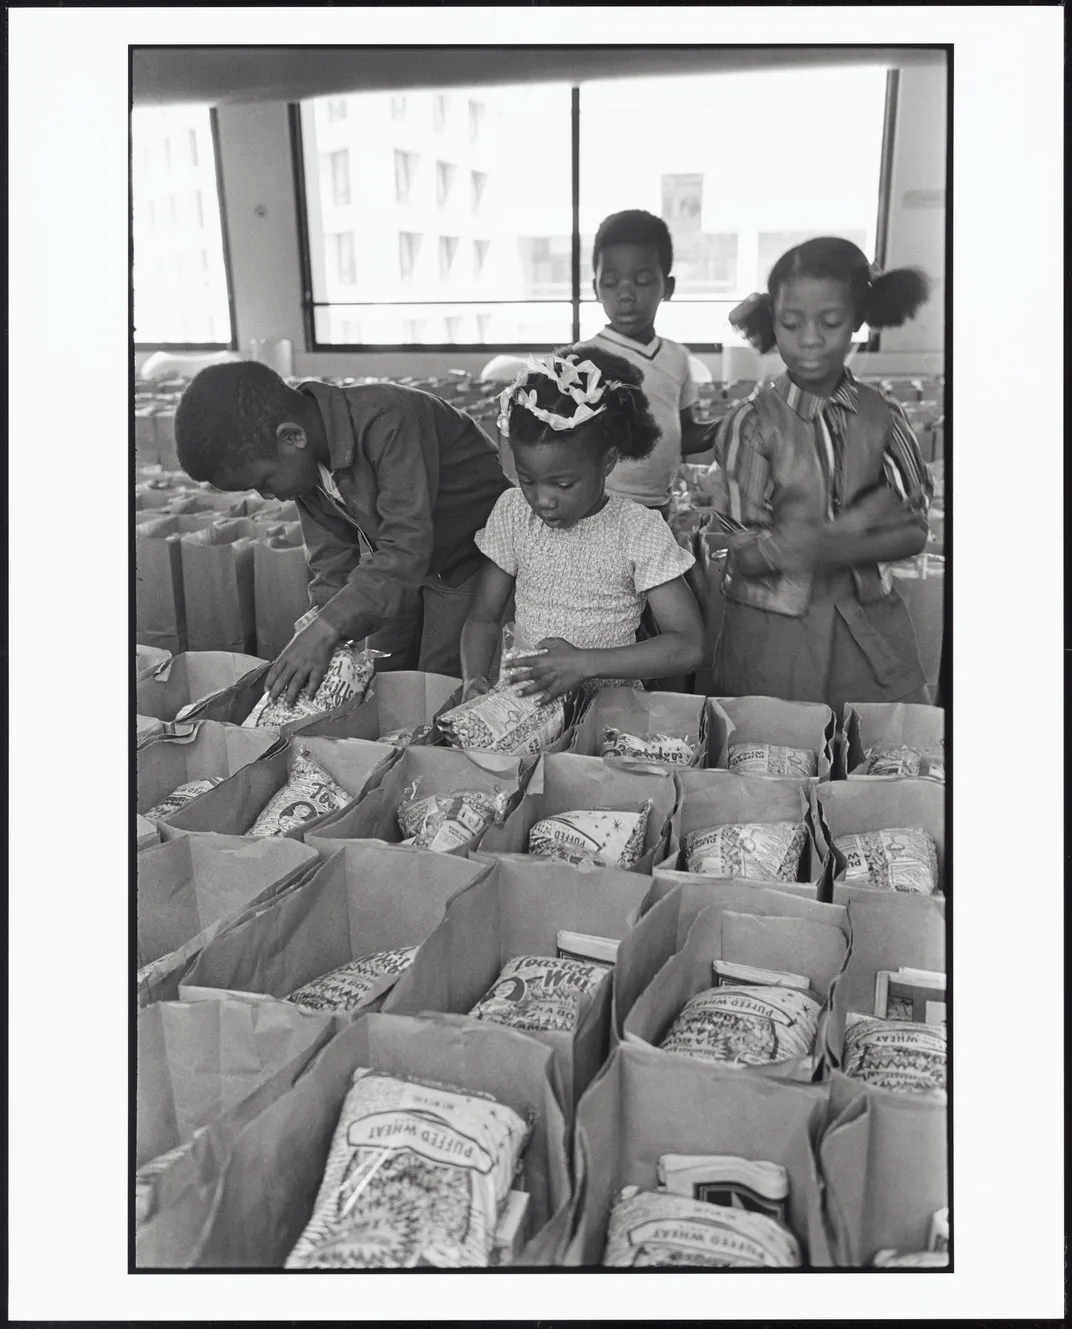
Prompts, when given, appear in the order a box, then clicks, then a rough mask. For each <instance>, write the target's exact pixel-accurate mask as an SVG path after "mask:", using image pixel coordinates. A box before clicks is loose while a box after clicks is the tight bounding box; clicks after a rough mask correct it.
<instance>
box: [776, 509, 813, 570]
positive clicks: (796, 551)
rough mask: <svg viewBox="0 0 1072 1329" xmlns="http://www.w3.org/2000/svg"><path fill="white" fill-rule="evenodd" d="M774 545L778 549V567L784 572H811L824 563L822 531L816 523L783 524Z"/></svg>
mask: <svg viewBox="0 0 1072 1329" xmlns="http://www.w3.org/2000/svg"><path fill="white" fill-rule="evenodd" d="M772 544H773V545H774V546H775V547H776V548H777V551H778V566H779V567H780V568H781V570H782V571H783V572H789V573H802V572H811V571H812V570H813V569H814V568H815V567H817V566H818V564H819V563H820V562H821V561H822V560H821V554H822V549H823V537H822V530H821V528H820V527H819V526H818V525H816V524H815V523H814V522H807V521H787V522H783V523H781V524H780V525H779V527H778V533H777V535H776V536H775V537H774V538H773V540H772Z"/></svg>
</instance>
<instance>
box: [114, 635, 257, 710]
mask: <svg viewBox="0 0 1072 1329" xmlns="http://www.w3.org/2000/svg"><path fill="white" fill-rule="evenodd" d="M268 668H269V666H268V663H267V661H265V660H258V659H257V657H256V656H254V655H235V654H232V653H230V652H227V651H188V652H183V653H182V654H179V655H176V656H174V657H173V658H172V659H170V660H165V661H164V663H163V664H162V665H160V666H159V667H158V668H157V669H155V670H154V671H153V673H152V674H150V675H148V676H147V677H145V678H142V679H139V680H138V685H137V707H138V714H139V715H145V716H152V717H154V718H156V719H158V720H168V721H170V720H176V719H182V720H194V719H202V720H219V721H222V722H224V723H227V724H239V723H241V720H243V719H245V716H246V715H248V714H249V712H250V711H251V710H252V709H253V707H254V705H255V704H256V702H257V701H258V699H259V698H260V696H261V694H262V693H263V692H264V677H265V675H266V674H267V672H268ZM247 700H248V702H249V705H248V707H246V710H245V713H244V714H241V715H240V716H239V719H235V718H234V717H235V716H236V715H239V713H240V712H241V710H242V707H243V706H244V705H245V703H246V701H247Z"/></svg>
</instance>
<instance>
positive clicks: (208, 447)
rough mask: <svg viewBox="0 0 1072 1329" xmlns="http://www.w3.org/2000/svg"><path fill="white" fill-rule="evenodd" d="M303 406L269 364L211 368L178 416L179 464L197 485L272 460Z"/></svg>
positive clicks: (249, 362)
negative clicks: (281, 430) (284, 427)
mask: <svg viewBox="0 0 1072 1329" xmlns="http://www.w3.org/2000/svg"><path fill="white" fill-rule="evenodd" d="M296 399H297V400H296ZM300 406H301V401H300V398H299V394H298V393H297V392H296V391H295V390H294V389H293V388H289V387H288V386H287V385H286V383H284V382H283V380H282V379H281V378H280V377H279V375H278V374H277V373H276V372H275V370H274V369H269V368H268V366H267V365H262V364H258V363H257V362H256V361H255V360H243V361H241V362H239V363H232V364H225V365H209V366H208V368H206V369H202V370H201V372H200V373H199V374H198V375H197V376H196V377H195V378H194V379H193V381H192V382H191V383H190V386H189V387H188V388H187V389H186V391H185V392H184V393H183V394H182V398H181V400H180V401H179V405H178V409H177V410H176V412H175V446H176V450H177V451H178V455H179V465H180V466H181V467H182V469H183V470H184V471H185V472H186V473H187V475H189V476H191V477H192V478H193V479H194V480H208V481H209V482H211V481H213V480H214V479H216V478H221V477H224V476H226V475H227V474H229V473H233V472H234V471H235V470H236V469H240V468H241V467H242V466H243V465H245V464H247V463H249V462H251V461H256V460H258V459H259V458H261V457H266V456H270V455H272V449H273V448H274V446H275V431H276V427H277V426H278V425H280V424H282V423H283V422H284V421H285V420H288V419H294V418H295V414H296V409H295V408H296V407H297V408H299V409H300Z"/></svg>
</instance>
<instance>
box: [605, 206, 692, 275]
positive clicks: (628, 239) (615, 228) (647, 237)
mask: <svg viewBox="0 0 1072 1329" xmlns="http://www.w3.org/2000/svg"><path fill="white" fill-rule="evenodd" d="M607 245H651V247H652V248H653V249H654V250H655V252H656V253H657V254H658V255H659V266H660V268H662V272H663V276H664V277H669V276H670V269H671V268H672V267H673V266H674V244H673V241H672V240H671V239H670V227H669V226H667V224H666V222H664V221H663V219H662V218H661V217H656V216H654V215H653V214H652V213H650V212H644V211H643V209H641V208H630V209H629V210H628V211H626V212H612V213H611V215H610V216H609V217H604V219H603V220H602V221H601V222H600V223H599V230H598V231H596V238H595V243H594V244H593V245H592V271H593V272H595V271H596V269H597V268H598V267H599V255H600V254H601V253H602V251H603V250H604V249H605V248H606V247H607Z"/></svg>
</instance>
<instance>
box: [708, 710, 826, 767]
mask: <svg viewBox="0 0 1072 1329" xmlns="http://www.w3.org/2000/svg"><path fill="white" fill-rule="evenodd" d="M836 728H837V721H836V720H835V717H834V712H833V711H832V710H831V709H830V707H829V706H826V705H824V704H823V703H821V702H813V701H781V700H780V699H778V698H776V697H711V698H709V699H708V702H707V733H708V765H709V766H713V767H717V768H718V769H719V770H726V769H727V765H726V763H727V757H728V754H729V749H730V747H731V746H732V745H733V744H735V743H769V744H775V745H777V746H778V747H787V748H803V749H804V750H805V751H808V752H814V753H815V756H816V760H817V763H818V775H816V776H813V777H811V778H812V779H815V780H829V779H830V769H831V763H832V761H833V742H834V733H835V730H836ZM749 775H750V776H751V778H752V779H768V778H775V779H781V778H786V777H779V776H775V777H768V776H757V775H755V774H753V773H752V772H749Z"/></svg>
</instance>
